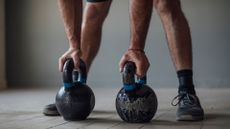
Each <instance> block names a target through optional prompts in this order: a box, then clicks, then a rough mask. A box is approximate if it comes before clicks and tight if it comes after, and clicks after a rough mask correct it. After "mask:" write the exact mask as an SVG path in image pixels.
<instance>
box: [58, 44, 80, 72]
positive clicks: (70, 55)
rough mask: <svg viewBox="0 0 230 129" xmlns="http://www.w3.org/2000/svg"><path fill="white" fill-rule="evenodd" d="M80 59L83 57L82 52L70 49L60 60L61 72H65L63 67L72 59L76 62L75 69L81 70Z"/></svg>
mask: <svg viewBox="0 0 230 129" xmlns="http://www.w3.org/2000/svg"><path fill="white" fill-rule="evenodd" d="M80 57H81V50H80V49H75V48H69V50H68V51H66V52H65V53H64V54H63V55H62V56H61V57H60V58H59V62H58V63H59V71H61V72H63V66H64V63H65V61H66V60H67V59H68V58H72V59H73V61H74V67H75V69H79V67H80Z"/></svg>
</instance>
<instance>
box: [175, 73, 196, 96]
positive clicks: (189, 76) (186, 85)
mask: <svg viewBox="0 0 230 129" xmlns="http://www.w3.org/2000/svg"><path fill="white" fill-rule="evenodd" d="M177 76H178V79H179V93H181V92H187V93H190V94H194V95H195V94H196V92H195V89H194V84H193V72H192V70H189V69H186V70H180V71H177Z"/></svg>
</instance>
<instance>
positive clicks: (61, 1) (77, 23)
mask: <svg viewBox="0 0 230 129" xmlns="http://www.w3.org/2000/svg"><path fill="white" fill-rule="evenodd" d="M58 5H59V10H60V14H61V16H62V19H63V22H64V27H65V31H66V34H67V38H68V41H69V46H70V48H74V49H80V41H81V22H82V0H58Z"/></svg>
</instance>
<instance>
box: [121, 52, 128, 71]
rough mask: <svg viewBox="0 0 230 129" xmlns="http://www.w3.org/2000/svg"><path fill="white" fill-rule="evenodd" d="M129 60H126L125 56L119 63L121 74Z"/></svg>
mask: <svg viewBox="0 0 230 129" xmlns="http://www.w3.org/2000/svg"><path fill="white" fill-rule="evenodd" d="M127 61H128V60H127V59H126V58H125V56H123V57H122V58H121V60H120V62H119V71H120V72H123V69H124V67H125V63H126V62H127Z"/></svg>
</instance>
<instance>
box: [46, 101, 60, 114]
mask: <svg viewBox="0 0 230 129" xmlns="http://www.w3.org/2000/svg"><path fill="white" fill-rule="evenodd" d="M43 114H44V115H46V116H60V114H59V112H58V110H57V107H56V105H55V104H49V105H46V106H45V108H44V109H43Z"/></svg>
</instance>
